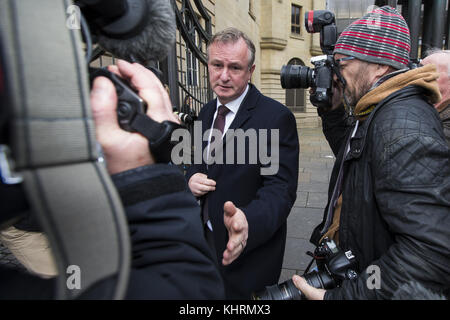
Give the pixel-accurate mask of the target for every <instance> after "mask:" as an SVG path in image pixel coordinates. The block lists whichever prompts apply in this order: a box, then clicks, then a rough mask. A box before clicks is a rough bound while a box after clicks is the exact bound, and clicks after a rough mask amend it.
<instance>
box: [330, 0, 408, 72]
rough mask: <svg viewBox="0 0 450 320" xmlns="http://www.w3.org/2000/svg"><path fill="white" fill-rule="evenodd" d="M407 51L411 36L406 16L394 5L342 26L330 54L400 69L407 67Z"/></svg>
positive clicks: (376, 10) (378, 9)
mask: <svg viewBox="0 0 450 320" xmlns="http://www.w3.org/2000/svg"><path fill="white" fill-rule="evenodd" d="M409 51H410V37H409V29H408V25H407V24H406V22H405V19H403V17H402V16H401V15H400V14H399V13H398V11H397V10H395V9H394V8H392V7H390V6H384V7H381V8H377V9H375V10H373V11H372V12H370V13H368V14H366V15H365V16H363V17H362V18H361V19H358V20H356V21H355V22H353V23H352V24H350V25H349V26H348V27H347V28H345V30H344V31H343V32H342V33H341V35H340V37H339V39H338V40H337V42H336V45H335V47H334V52H333V53H341V54H344V55H347V56H353V57H355V58H357V59H359V60H363V61H366V62H371V63H377V64H385V65H389V66H392V67H394V68H395V69H403V68H406V67H407V66H408V62H409Z"/></svg>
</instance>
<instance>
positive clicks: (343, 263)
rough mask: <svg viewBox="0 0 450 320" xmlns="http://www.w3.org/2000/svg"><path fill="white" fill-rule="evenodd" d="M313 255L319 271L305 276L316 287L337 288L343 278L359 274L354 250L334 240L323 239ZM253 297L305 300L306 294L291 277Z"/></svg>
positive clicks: (257, 298)
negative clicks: (341, 247) (355, 269)
mask: <svg viewBox="0 0 450 320" xmlns="http://www.w3.org/2000/svg"><path fill="white" fill-rule="evenodd" d="M313 257H314V259H315V261H316V264H317V269H318V271H312V272H310V273H307V274H306V275H304V276H303V277H304V278H305V279H306V281H307V282H308V284H309V285H311V286H313V287H315V288H322V289H332V288H336V287H339V286H340V285H341V282H342V281H343V280H346V279H347V280H353V279H356V278H357V276H358V275H357V273H356V272H355V271H354V268H355V264H356V260H355V257H354V256H353V254H352V252H351V251H346V252H343V251H342V250H341V249H339V247H338V246H336V243H335V242H334V241H333V240H330V239H328V238H325V239H323V240H322V242H321V243H320V244H319V246H318V247H317V248H316V250H315V251H314V254H313ZM252 298H253V300H304V299H305V295H304V294H303V293H302V292H301V291H300V290H298V289H297V287H296V286H295V285H294V283H293V282H292V279H290V280H287V281H285V282H283V283H281V284H278V285H273V286H268V287H266V289H265V290H263V291H260V292H258V293H254V294H253V296H252Z"/></svg>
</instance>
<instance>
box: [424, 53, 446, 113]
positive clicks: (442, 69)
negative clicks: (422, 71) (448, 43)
mask: <svg viewBox="0 0 450 320" xmlns="http://www.w3.org/2000/svg"><path fill="white" fill-rule="evenodd" d="M429 63H434V64H435V65H436V67H437V72H439V78H438V79H437V83H438V86H439V91H440V92H441V95H442V100H441V101H440V102H438V103H436V104H435V106H436V108H438V109H439V107H440V106H441V104H446V103H448V99H450V59H449V55H448V54H442V53H435V54H432V55H431V56H428V57H426V58H425V59H423V61H422V64H424V65H426V64H429Z"/></svg>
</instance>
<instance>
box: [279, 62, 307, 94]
mask: <svg viewBox="0 0 450 320" xmlns="http://www.w3.org/2000/svg"><path fill="white" fill-rule="evenodd" d="M280 80H281V87H282V88H283V89H294V88H304V89H306V88H309V87H312V86H314V70H313V69H311V68H309V67H305V66H299V65H292V64H288V65H285V66H283V67H282V68H281V76H280Z"/></svg>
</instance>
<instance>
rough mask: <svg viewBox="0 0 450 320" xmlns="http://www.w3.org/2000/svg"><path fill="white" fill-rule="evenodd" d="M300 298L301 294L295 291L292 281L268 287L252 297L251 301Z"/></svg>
mask: <svg viewBox="0 0 450 320" xmlns="http://www.w3.org/2000/svg"><path fill="white" fill-rule="evenodd" d="M302 297H303V293H302V292H301V291H300V290H298V289H297V287H296V286H295V285H294V282H292V280H287V281H285V282H283V283H280V284H278V285H276V284H275V285H273V286H268V287H266V289H265V290H263V291H260V292H257V293H254V294H253V296H252V298H253V300H301V299H302Z"/></svg>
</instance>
